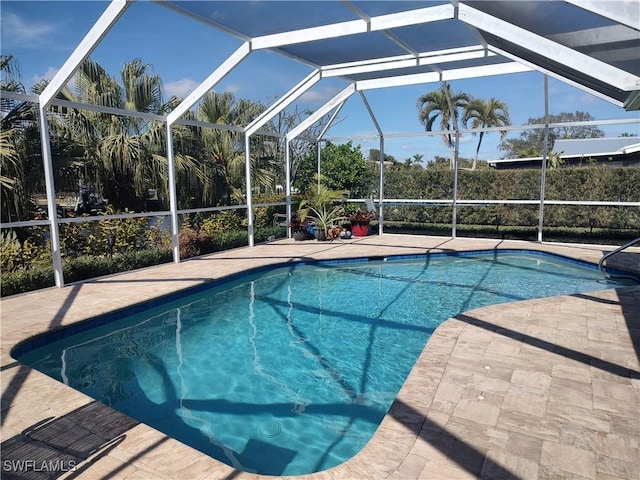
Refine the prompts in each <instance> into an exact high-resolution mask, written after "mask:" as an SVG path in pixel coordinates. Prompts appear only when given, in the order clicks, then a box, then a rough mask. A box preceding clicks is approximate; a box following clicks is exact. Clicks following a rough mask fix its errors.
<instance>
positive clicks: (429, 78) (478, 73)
mask: <svg viewBox="0 0 640 480" xmlns="http://www.w3.org/2000/svg"><path fill="white" fill-rule="evenodd" d="M532 70H533V69H532V68H531V67H529V66H527V65H523V64H522V63H520V62H510V63H503V64H497V65H486V66H480V67H469V68H458V69H453V70H445V71H443V72H442V73H439V72H426V73H415V74H412V75H401V76H397V77H386V78H375V79H371V80H359V81H357V82H356V85H357V88H358V90H373V89H376V88H389V87H402V86H406V85H418V84H421V83H436V82H441V81H451V80H461V79H464V78H478V77H489V76H492V75H506V74H509V73H523V72H530V71H532Z"/></svg>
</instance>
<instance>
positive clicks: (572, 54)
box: [458, 3, 640, 91]
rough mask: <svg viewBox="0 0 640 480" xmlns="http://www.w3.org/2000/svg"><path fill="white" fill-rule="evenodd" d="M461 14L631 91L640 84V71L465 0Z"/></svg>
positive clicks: (475, 23) (469, 21)
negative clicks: (598, 57)
mask: <svg viewBox="0 0 640 480" xmlns="http://www.w3.org/2000/svg"><path fill="white" fill-rule="evenodd" d="M458 18H459V19H460V20H461V21H462V22H464V23H466V24H469V25H471V26H473V27H475V28H477V29H479V30H482V31H486V32H489V33H491V34H492V35H496V36H498V37H500V38H502V39H504V40H507V41H509V42H511V43H513V44H515V45H519V46H521V47H523V48H525V49H527V50H529V51H532V52H534V53H536V54H538V55H543V56H546V57H550V56H551V54H553V59H554V61H556V62H558V63H561V64H563V65H566V66H568V67H569V68H571V69H573V70H576V71H578V72H586V73H587V75H589V76H591V77H593V78H596V79H598V80H600V81H602V82H605V83H608V84H609V85H612V86H614V87H616V88H619V89H620V90H625V91H631V90H636V89H638V88H640V77H637V76H636V75H633V74H631V73H629V72H625V71H624V70H621V69H619V68H616V67H614V66H611V65H609V64H607V63H604V62H602V61H600V60H596V59H594V58H592V57H589V56H588V55H585V54H583V53H580V52H578V51H576V50H573V49H571V48H569V47H565V46H564V45H561V44H559V43H557V42H554V41H552V40H549V39H547V38H545V37H542V36H540V35H537V34H535V33H533V32H530V31H529V30H526V29H524V28H521V27H518V26H516V25H513V24H512V23H509V22H506V21H504V20H501V19H499V18H496V17H494V16H492V15H489V14H487V13H484V12H481V11H480V10H476V9H475V8H472V7H469V6H467V5H465V4H464V3H461V4H460V5H459V6H458Z"/></svg>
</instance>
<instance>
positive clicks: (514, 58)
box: [489, 46, 624, 107]
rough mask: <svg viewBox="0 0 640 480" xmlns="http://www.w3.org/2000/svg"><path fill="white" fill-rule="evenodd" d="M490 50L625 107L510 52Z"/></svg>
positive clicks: (606, 96) (612, 99)
mask: <svg viewBox="0 0 640 480" xmlns="http://www.w3.org/2000/svg"><path fill="white" fill-rule="evenodd" d="M489 48H490V49H491V50H493V51H495V52H496V53H498V54H500V55H502V56H503V57H507V58H511V59H512V60H515V61H516V62H519V63H521V64H522V65H526V66H528V67H529V68H531V70H537V71H538V72H540V73H543V74H545V75H547V76H549V77H551V78H555V79H556V80H559V81H561V82H564V83H566V84H567V85H571V86H572V87H575V88H577V89H579V90H582V91H583V92H586V93H588V94H590V95H594V96H596V97H598V98H600V99H602V100H606V101H607V102H609V103H612V104H614V105H615V106H617V107H622V106H624V102H621V101H619V100H616V99H615V98H611V97H609V96H608V95H605V94H604V93H600V92H598V91H596V90H593V89H592V88H589V87H587V86H585V85H582V84H581V83H578V82H575V81H573V80H571V79H569V78H567V77H563V76H562V75H560V74H558V73H555V72H552V71H551V70H548V69H546V68H543V67H541V66H539V65H536V64H535V63H533V62H529V61H527V60H525V59H523V58H520V57H518V56H516V55H513V54H511V53H509V52H506V51H504V50H502V49H500V48H498V47H494V46H490V47H489Z"/></svg>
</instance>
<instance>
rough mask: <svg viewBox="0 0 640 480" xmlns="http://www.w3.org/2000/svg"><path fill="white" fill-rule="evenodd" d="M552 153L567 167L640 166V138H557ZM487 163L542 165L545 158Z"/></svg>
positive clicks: (501, 167) (510, 166) (506, 166)
mask: <svg viewBox="0 0 640 480" xmlns="http://www.w3.org/2000/svg"><path fill="white" fill-rule="evenodd" d="M552 152H553V153H557V154H559V155H560V158H561V159H562V166H563V167H575V166H581V165H590V164H604V165H607V166H611V167H640V137H615V138H579V139H573V138H571V139H563V140H556V142H555V143H554V145H553V150H552ZM552 152H549V153H552ZM487 163H488V164H489V166H490V167H493V168H496V169H499V170H508V169H510V170H512V169H522V168H540V167H541V165H542V157H529V158H511V159H504V160H488V161H487Z"/></svg>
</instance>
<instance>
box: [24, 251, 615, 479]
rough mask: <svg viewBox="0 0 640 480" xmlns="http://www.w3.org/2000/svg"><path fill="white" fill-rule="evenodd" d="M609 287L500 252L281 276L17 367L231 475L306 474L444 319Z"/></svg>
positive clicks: (339, 452) (364, 434)
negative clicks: (187, 448)
mask: <svg viewBox="0 0 640 480" xmlns="http://www.w3.org/2000/svg"><path fill="white" fill-rule="evenodd" d="M619 285H620V284H619V283H613V282H609V281H606V280H605V279H604V278H603V277H602V275H601V274H600V272H599V271H598V270H597V269H595V268H590V267H588V266H585V265H581V264H579V263H578V262H574V261H566V260H562V259H559V258H556V257H552V256H548V255H542V254H526V253H509V252H504V253H495V252H492V253H491V254H481V253H476V254H473V255H469V254H464V255H449V256H447V255H436V256H433V255H432V256H421V257H412V258H390V259H386V260H385V261H348V262H344V261H340V262H330V263H319V264H311V265H298V266H286V267H280V268H277V269H274V270H271V271H267V272H262V273H260V274H247V275H244V276H242V277H241V278H236V279H235V280H233V281H231V282H229V283H226V284H223V285H218V286H216V287H215V288H210V289H206V290H204V291H201V292H199V293H197V294H193V295H190V296H185V297H183V298H181V299H179V300H173V301H170V302H167V303H164V304H162V305H156V306H154V307H149V308H148V309H145V310H144V311H142V312H138V313H136V314H133V315H130V316H128V317H125V318H121V319H118V320H113V321H110V322H108V323H104V324H102V325H101V326H98V327H96V328H92V329H89V330H86V331H84V332H82V333H78V334H75V335H72V336H68V337H67V338H62V339H59V340H57V341H52V342H50V343H46V344H45V345H43V346H41V347H38V348H33V349H31V350H29V348H24V347H23V348H22V350H23V353H22V354H21V355H20V357H19V360H20V361H22V362H24V363H26V364H28V365H30V366H32V367H33V368H36V369H38V370H40V371H42V372H44V373H46V374H48V375H50V376H52V377H54V378H56V379H58V380H60V381H62V382H64V383H66V384H68V385H70V386H72V387H73V388H76V389H78V390H80V391H82V392H84V393H86V394H88V395H90V396H92V397H93V398H95V399H97V400H100V401H101V402H104V403H105V404H107V405H109V406H111V407H113V408H115V409H117V410H119V411H122V412H124V413H126V414H128V415H130V416H131V417H133V418H136V419H138V420H140V421H142V422H144V423H146V424H149V425H151V426H153V427H154V428H156V429H158V430H161V431H163V432H165V433H167V434H168V435H170V436H172V437H174V438H177V439H179V440H180V441H182V442H184V443H187V444H189V445H191V446H193V447H194V448H197V449H199V450H201V451H202V452H204V453H206V454H209V455H211V456H213V457H215V458H217V459H219V460H221V461H223V462H225V463H227V464H230V465H233V466H234V467H236V468H238V469H242V470H245V471H255V472H258V473H263V474H274V475H294V474H304V473H310V472H315V471H320V470H325V469H327V468H330V467H332V466H335V465H338V464H340V463H342V462H344V461H345V460H347V459H349V458H350V457H352V456H353V455H355V454H356V453H357V452H358V451H359V450H360V449H362V447H363V446H364V445H365V444H366V443H367V442H368V440H369V439H370V438H371V435H372V434H373V433H374V431H375V430H376V428H377V427H378V425H379V423H380V421H381V420H382V418H383V417H384V415H385V413H386V412H387V410H388V409H389V407H390V406H391V403H392V401H393V399H394V398H395V396H396V394H397V392H398V391H399V389H400V387H401V386H402V384H403V382H404V380H405V378H406V376H407V374H408V373H409V371H410V370H411V368H412V367H413V364H414V363H415V360H416V358H417V357H418V355H419V354H420V352H421V351H422V350H423V348H424V346H425V343H426V342H427V340H428V339H429V336H430V335H431V333H432V332H433V331H434V329H435V328H436V327H437V326H438V325H439V324H440V323H442V322H443V321H444V320H446V319H447V318H449V317H451V316H454V315H456V314H457V313H460V312H462V311H465V310H469V309H472V308H476V307H480V306H484V305H490V304H496V303H503V302H511V301H517V300H522V299H529V298H538V297H545V296H552V295H560V294H570V293H578V292H585V291H592V290H601V289H604V288H611V287H614V286H619ZM138 310H140V309H138ZM59 336H60V335H59ZM41 343H45V342H41Z"/></svg>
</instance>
